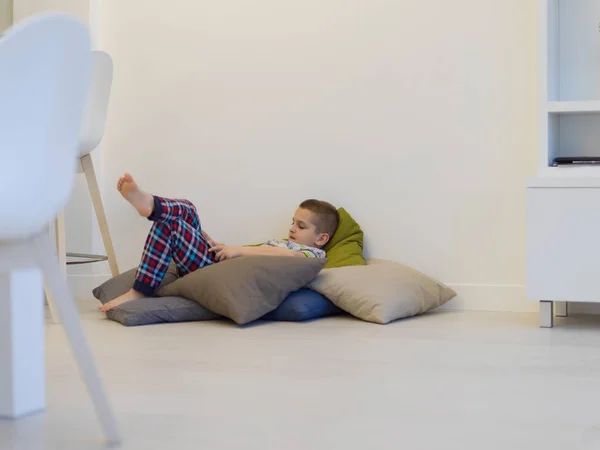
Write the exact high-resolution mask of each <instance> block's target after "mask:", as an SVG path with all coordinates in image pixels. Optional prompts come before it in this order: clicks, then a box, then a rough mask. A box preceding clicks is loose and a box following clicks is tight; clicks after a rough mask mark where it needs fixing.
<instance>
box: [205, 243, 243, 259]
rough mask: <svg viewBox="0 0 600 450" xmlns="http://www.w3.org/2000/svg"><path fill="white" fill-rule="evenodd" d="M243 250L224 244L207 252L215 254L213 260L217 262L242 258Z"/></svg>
mask: <svg viewBox="0 0 600 450" xmlns="http://www.w3.org/2000/svg"><path fill="white" fill-rule="evenodd" d="M243 250H244V249H243V247H238V246H235V245H225V244H217V245H215V246H214V247H211V248H210V249H209V251H211V252H215V253H216V255H215V260H216V261H217V262H219V261H224V260H226V259H232V258H237V257H238V256H242V254H243Z"/></svg>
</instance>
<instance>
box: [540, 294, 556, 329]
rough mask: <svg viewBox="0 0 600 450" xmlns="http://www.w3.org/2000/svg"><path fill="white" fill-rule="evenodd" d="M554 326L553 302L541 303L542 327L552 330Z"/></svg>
mask: <svg viewBox="0 0 600 450" xmlns="http://www.w3.org/2000/svg"><path fill="white" fill-rule="evenodd" d="M553 326H554V304H553V302H548V301H541V302H540V327H541V328H552V327H553Z"/></svg>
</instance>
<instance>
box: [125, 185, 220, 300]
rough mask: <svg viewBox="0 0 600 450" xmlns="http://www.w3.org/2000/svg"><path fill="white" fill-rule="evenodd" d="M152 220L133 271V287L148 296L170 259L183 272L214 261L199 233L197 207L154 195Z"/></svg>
mask: <svg viewBox="0 0 600 450" xmlns="http://www.w3.org/2000/svg"><path fill="white" fill-rule="evenodd" d="M148 220H151V221H153V222H154V224H153V225H152V228H151V229H150V232H149V233H148V237H147V238H146V243H145V245H144V253H143V254H142V261H141V263H140V265H139V267H138V269H137V272H136V274H135V282H134V284H133V288H134V289H135V290H136V291H138V292H141V293H142V294H145V295H148V296H151V295H152V294H154V291H156V289H158V287H159V286H160V283H161V281H162V279H163V278H164V276H165V273H167V269H168V268H169V263H170V262H171V259H173V261H175V265H176V266H177V270H178V271H179V275H180V276H183V275H186V274H188V273H190V272H194V271H195V270H198V269H200V268H202V267H204V266H208V265H211V264H213V263H214V262H215V260H214V254H213V253H210V252H209V251H208V249H209V248H210V244H209V243H208V242H207V241H206V239H205V238H204V235H203V234H202V228H201V227H200V219H199V218H198V213H197V212H196V207H195V206H194V205H193V204H192V203H191V202H189V201H187V200H174V199H168V198H162V197H157V196H154V211H153V212H152V214H151V215H150V216H149V217H148Z"/></svg>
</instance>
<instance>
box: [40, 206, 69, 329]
mask: <svg viewBox="0 0 600 450" xmlns="http://www.w3.org/2000/svg"><path fill="white" fill-rule="evenodd" d="M54 232H55V235H56V253H57V254H58V264H59V267H60V272H61V274H62V276H63V278H64V279H65V280H66V279H67V238H66V234H65V212H64V210H63V211H61V212H60V213H59V214H58V215H57V216H56V220H55V221H54ZM44 293H45V294H46V301H47V302H48V307H49V308H50V316H51V317H52V322H53V323H60V319H59V315H58V311H57V310H56V305H55V303H54V299H53V298H52V295H51V293H50V291H49V289H48V288H47V287H46V286H45V285H44Z"/></svg>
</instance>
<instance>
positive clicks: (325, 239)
mask: <svg viewBox="0 0 600 450" xmlns="http://www.w3.org/2000/svg"><path fill="white" fill-rule="evenodd" d="M328 242H329V234H327V233H321V234H319V237H318V238H317V244H318V245H319V246H320V247H323V246H324V245H325V244H327V243H328Z"/></svg>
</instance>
